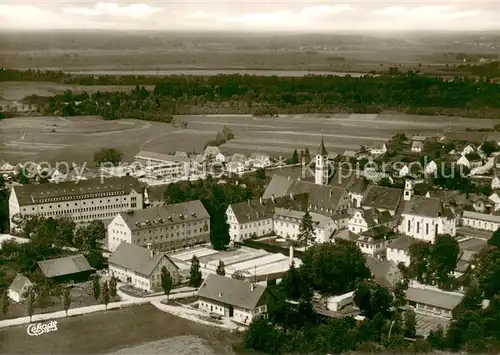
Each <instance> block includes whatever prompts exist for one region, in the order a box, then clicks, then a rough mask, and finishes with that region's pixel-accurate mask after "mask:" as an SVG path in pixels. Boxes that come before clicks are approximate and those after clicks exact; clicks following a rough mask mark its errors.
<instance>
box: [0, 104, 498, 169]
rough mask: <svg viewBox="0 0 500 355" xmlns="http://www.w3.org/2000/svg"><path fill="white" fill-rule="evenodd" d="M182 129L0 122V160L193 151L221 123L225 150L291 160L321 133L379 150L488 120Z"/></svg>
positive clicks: (71, 121) (244, 119)
mask: <svg viewBox="0 0 500 355" xmlns="http://www.w3.org/2000/svg"><path fill="white" fill-rule="evenodd" d="M181 119H182V120H186V121H187V122H188V128H187V129H182V128H174V127H172V126H171V125H169V124H165V123H159V122H146V121H137V120H120V121H104V120H101V119H99V118H98V117H70V118H68V117H20V118H12V119H6V120H2V121H0V156H1V157H2V158H4V159H6V160H8V161H10V162H11V163H14V162H19V161H28V160H30V161H38V162H40V161H47V162H49V163H54V162H56V161H69V162H76V163H79V164H83V163H84V162H87V166H91V165H92V164H93V163H92V160H93V153H94V151H96V150H98V149H99V148H103V147H115V148H118V149H120V150H122V151H123V153H124V160H125V162H130V161H131V160H132V159H133V156H134V155H135V154H136V153H137V152H138V151H139V150H150V151H155V152H161V153H167V152H173V151H176V150H181V151H186V152H201V151H202V150H203V148H204V145H205V143H206V142H207V141H209V140H210V139H213V138H214V136H215V134H216V132H218V131H220V130H221V129H222V128H223V127H224V125H227V126H229V127H230V128H231V129H232V130H233V132H234V134H235V139H233V140H231V141H229V142H228V143H226V144H224V145H223V146H222V147H221V149H222V151H223V152H226V153H234V152H241V153H244V154H250V153H253V152H257V151H260V152H265V153H268V154H271V155H273V156H279V155H282V156H289V155H290V156H291V154H292V152H293V150H294V149H305V148H306V147H308V148H309V149H310V150H311V152H314V151H315V149H316V147H317V146H318V144H319V141H320V139H321V135H323V136H324V139H325V145H326V147H327V149H328V150H329V151H336V152H342V151H344V150H346V149H355V148H358V147H359V146H360V145H365V146H367V147H371V146H379V145H380V144H382V143H383V142H384V141H386V140H387V139H388V138H390V137H391V136H392V135H393V134H394V133H396V132H405V133H407V134H409V135H411V134H416V133H420V134H436V133H443V132H446V131H449V130H453V131H463V130H465V128H467V127H476V128H479V127H492V126H493V125H494V124H495V122H496V121H494V120H485V119H468V118H458V117H437V116H432V117H427V116H411V115H403V114H394V115H386V114H384V115H360V114H354V115H348V114H336V115H289V116H281V117H280V118H275V119H266V118H255V117H251V116H243V115H240V116H238V115H212V116H182V118H181Z"/></svg>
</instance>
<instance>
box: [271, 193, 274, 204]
mask: <svg viewBox="0 0 500 355" xmlns="http://www.w3.org/2000/svg"><path fill="white" fill-rule="evenodd" d="M271 200H272V201H273V203H274V194H272V195H271Z"/></svg>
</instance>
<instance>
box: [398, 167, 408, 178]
mask: <svg viewBox="0 0 500 355" xmlns="http://www.w3.org/2000/svg"><path fill="white" fill-rule="evenodd" d="M409 173H410V168H409V167H408V165H404V166H403V167H402V168H401V169H399V172H398V175H399V177H405V176H407V175H408V174H409Z"/></svg>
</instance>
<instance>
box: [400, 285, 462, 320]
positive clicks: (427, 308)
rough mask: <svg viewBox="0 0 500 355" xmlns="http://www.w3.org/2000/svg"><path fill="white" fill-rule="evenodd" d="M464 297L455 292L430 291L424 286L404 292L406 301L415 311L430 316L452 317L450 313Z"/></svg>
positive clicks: (410, 288)
mask: <svg viewBox="0 0 500 355" xmlns="http://www.w3.org/2000/svg"><path fill="white" fill-rule="evenodd" d="M463 297H464V295H463V294H461V293H457V292H446V291H442V290H439V289H434V288H433V289H430V288H426V287H425V286H422V287H409V288H408V290H406V301H407V302H408V304H409V305H410V306H412V307H414V308H415V309H416V310H418V311H420V312H423V313H428V314H431V315H436V316H442V317H446V318H451V317H452V312H453V310H454V309H455V308H457V307H458V305H459V304H460V303H461V302H462V299H463Z"/></svg>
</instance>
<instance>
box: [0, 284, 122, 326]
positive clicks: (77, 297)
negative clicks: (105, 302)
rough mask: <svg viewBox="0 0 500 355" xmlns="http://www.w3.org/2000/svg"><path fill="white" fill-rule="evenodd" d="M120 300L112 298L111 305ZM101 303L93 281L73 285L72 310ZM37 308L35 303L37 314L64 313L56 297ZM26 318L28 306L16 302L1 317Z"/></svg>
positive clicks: (117, 297) (50, 298)
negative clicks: (94, 290)
mask: <svg viewBox="0 0 500 355" xmlns="http://www.w3.org/2000/svg"><path fill="white" fill-rule="evenodd" d="M119 300H120V297H119V296H116V297H115V298H112V299H111V300H110V303H111V302H116V301H119ZM100 303H101V301H100V300H97V301H96V299H95V298H94V294H93V291H92V282H91V281H88V282H82V283H78V284H75V285H73V288H72V289H71V306H70V309H72V308H78V307H86V306H93V305H96V304H100ZM36 306H37V304H36V303H35V314H40V313H52V312H58V311H62V310H63V309H64V308H63V306H62V302H61V299H60V298H59V297H55V296H50V297H49V298H48V300H47V307H45V308H43V309H41V308H39V307H36ZM24 316H27V313H26V305H25V304H24V303H16V302H14V301H11V302H10V306H9V310H8V312H7V314H6V315H5V316H4V315H3V314H2V315H0V319H6V318H18V317H24Z"/></svg>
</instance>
